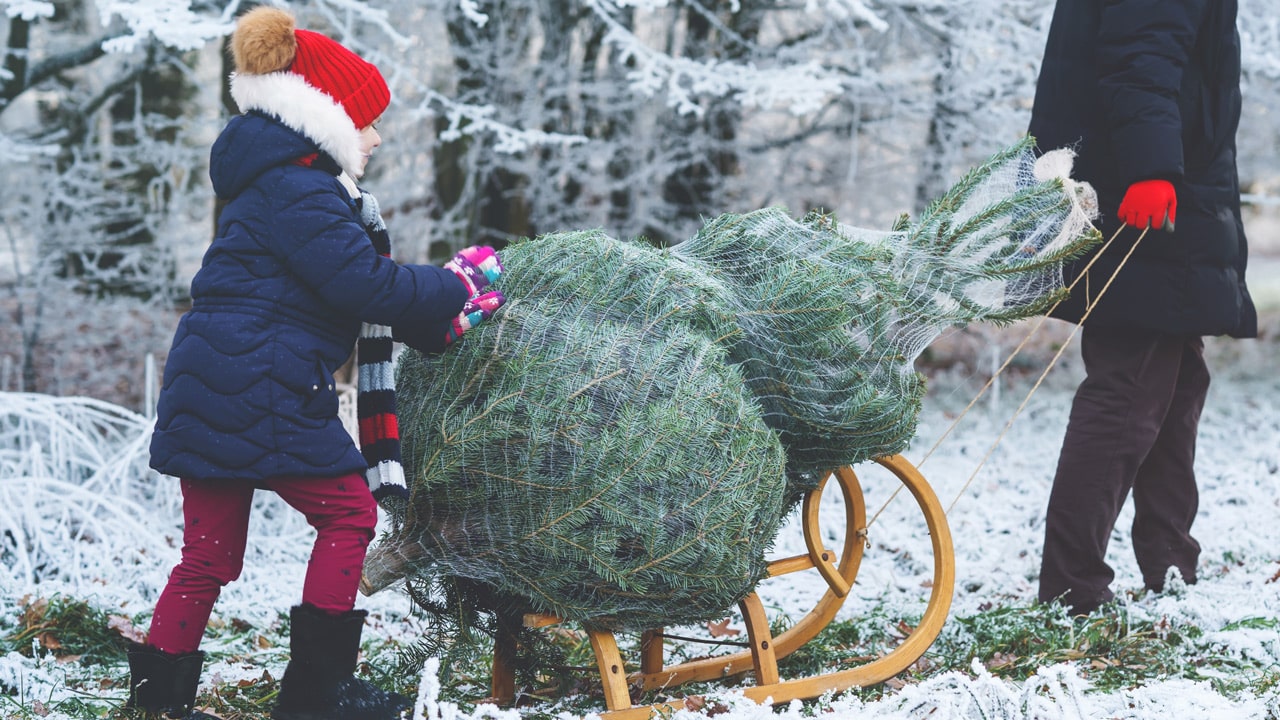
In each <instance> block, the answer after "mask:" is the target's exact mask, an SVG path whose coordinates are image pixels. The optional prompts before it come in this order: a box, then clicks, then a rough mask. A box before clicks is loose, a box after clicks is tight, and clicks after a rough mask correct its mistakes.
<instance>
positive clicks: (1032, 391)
mask: <svg viewBox="0 0 1280 720" xmlns="http://www.w3.org/2000/svg"><path fill="white" fill-rule="evenodd" d="M1123 229H1124V226H1121V227H1120V230H1117V231H1116V234H1115V235H1112V236H1111V239H1112V240H1114V239H1115V238H1116V236H1118V235H1119V234H1120V231H1121V230H1123ZM1149 230H1150V228H1149V227H1148V228H1144V229H1143V231H1142V233H1141V234H1139V235H1138V239H1137V240H1135V241H1134V243H1133V246H1132V247H1130V248H1129V252H1127V253H1125V255H1124V257H1123V258H1122V259H1121V260H1120V264H1119V265H1117V266H1116V271H1115V272H1113V273H1111V277H1109V278H1107V282H1106V283H1105V284H1104V285H1103V286H1102V289H1101V290H1100V291H1099V292H1098V296H1097V297H1096V298H1094V299H1093V301H1092V302H1090V303H1088V304H1087V305H1086V306H1085V309H1084V315H1082V316H1081V317H1080V322H1078V323H1076V325H1075V327H1073V328H1071V334H1070V335H1068V336H1067V339H1066V341H1065V342H1063V343H1062V347H1060V348H1058V352H1056V353H1054V355H1053V359H1051V360H1050V361H1049V364H1048V365H1047V366H1046V367H1045V369H1044V371H1043V372H1041V373H1040V377H1038V378H1036V382H1035V384H1034V385H1032V386H1031V389H1030V390H1028V391H1027V395H1026V397H1024V398H1023V399H1022V403H1021V404H1020V405H1018V409H1017V410H1015V411H1014V413H1013V416H1012V417H1010V418H1009V421H1008V422H1006V423H1005V425H1004V429H1003V430H1001V431H1000V435H999V436H997V437H996V440H995V442H993V443H991V447H990V448H988V449H987V453H986V455H983V456H982V460H981V461H979V462H978V466H977V467H975V468H974V469H973V472H972V473H970V474H969V479H968V480H965V483H964V485H963V486H961V488H960V491H959V492H957V493H956V496H955V499H953V500H952V501H951V504H950V505H948V506H947V509H946V512H947V513H948V514H950V512H951V509H952V508H954V507H955V506H956V503H958V502H960V498H961V497H962V496H964V494H965V492H966V491H968V489H969V486H970V485H972V484H973V480H974V478H976V477H977V476H978V472H979V471H981V470H982V467H983V466H984V465H986V463H987V460H989V459H990V458H991V454H992V453H994V452H995V451H996V447H997V446H999V445H1000V441H1001V440H1003V439H1004V436H1005V434H1006V433H1008V432H1009V428H1010V427H1012V426H1013V421H1014V420H1017V419H1018V416H1019V415H1021V414H1022V411H1023V410H1024V409H1025V408H1026V407H1027V403H1029V402H1031V396H1032V395H1034V394H1035V392H1036V390H1038V389H1039V388H1040V384H1041V383H1043V382H1044V379H1045V377H1046V376H1047V375H1048V374H1049V371H1050V370H1052V369H1053V366H1054V365H1056V364H1057V363H1058V359H1059V358H1061V357H1062V353H1064V352H1066V349H1067V347H1068V346H1070V345H1071V340H1072V339H1074V338H1075V336H1076V333H1077V332H1078V331H1079V330H1080V328H1082V327H1084V321H1085V320H1088V319H1089V314H1090V313H1092V312H1093V309H1094V308H1095V307H1097V306H1098V302H1099V301H1101V300H1102V296H1103V295H1106V293H1107V289H1108V288H1110V287H1111V282H1112V281H1113V280H1115V279H1116V276H1117V275H1119V274H1120V271H1121V270H1123V269H1124V266H1125V263H1127V262H1129V258H1130V257H1132V256H1133V251H1134V250H1137V249H1138V243H1140V242H1142V238H1144V237H1146V236H1147V232H1148V231H1149ZM1108 242H1110V241H1108ZM1101 254H1102V253H1101V252H1099V253H1098V256H1100V255H1101ZM1096 257H1097V256H1095V258H1096ZM1086 276H1087V273H1081V277H1086ZM1077 279H1078V278H1077ZM1073 284H1074V283H1073Z"/></svg>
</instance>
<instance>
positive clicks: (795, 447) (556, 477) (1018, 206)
mask: <svg viewBox="0 0 1280 720" xmlns="http://www.w3.org/2000/svg"><path fill="white" fill-rule="evenodd" d="M1030 147H1031V146H1030V141H1027V142H1024V143H1021V144H1019V145H1016V146H1014V147H1012V148H1010V149H1008V150H1006V151H1004V152H1002V153H1000V154H999V155H997V156H995V157H994V158H992V160H991V161H990V162H988V163H987V164H985V165H983V166H981V167H979V168H977V169H975V170H974V171H973V172H972V173H970V174H969V175H968V176H966V177H965V178H963V179H962V180H961V181H960V182H959V183H957V185H956V186H955V187H954V188H952V190H951V191H949V192H948V193H947V194H946V195H945V196H944V197H943V198H941V199H939V200H938V201H937V202H935V203H933V204H932V205H931V206H930V207H929V208H928V209H927V210H926V211H925V212H924V213H923V214H922V216H921V217H920V218H919V219H918V220H914V221H913V220H910V219H908V218H905V217H904V218H902V219H900V220H899V221H898V223H897V224H896V225H895V227H894V228H893V229H892V230H890V231H887V232H874V231H868V230H863V229H859V228H854V227H849V226H846V225H842V224H841V223H839V222H838V221H837V220H836V219H835V218H834V217H832V216H829V215H822V214H817V213H813V214H810V215H808V216H806V217H804V218H801V219H794V218H792V217H791V216H789V215H788V214H787V213H786V212H785V211H784V210H782V209H777V208H770V209H764V210H759V211H756V212H752V213H747V214H742V215H723V216H720V217H718V218H715V219H713V220H711V221H709V222H707V223H706V225H705V227H704V228H703V229H702V230H701V231H700V232H699V233H698V234H697V235H696V236H695V237H693V238H691V239H689V240H687V241H685V242H684V243H682V244H680V245H677V246H675V247H673V248H670V249H665V250H660V249H656V248H652V247H648V246H646V245H644V244H642V243H639V242H633V241H621V240H617V239H614V238H611V237H609V236H607V235H606V234H604V233H602V232H599V231H588V232H566V233H557V234H551V235H545V236H541V237H539V238H536V239H531V240H526V241H522V242H519V243H515V244H513V245H511V246H510V247H508V248H507V249H506V250H505V251H504V252H503V262H504V265H505V266H506V272H505V273H504V274H503V276H502V277H501V278H499V280H498V281H497V283H498V287H499V288H500V289H501V290H502V291H503V292H504V293H505V294H506V296H507V297H508V298H509V301H508V303H507V304H506V306H504V307H503V308H502V310H501V311H499V312H498V313H496V314H495V315H494V316H493V317H492V318H491V319H490V320H489V321H487V322H486V323H485V324H483V325H481V326H480V327H479V328H478V329H476V330H473V331H471V332H469V333H468V334H467V335H466V337H465V338H463V340H462V341H460V342H459V343H457V344H455V345H454V346H453V347H452V348H451V349H450V350H449V351H448V352H446V353H445V354H443V355H441V356H437V357H428V356H423V355H420V354H418V353H415V352H412V351H407V352H406V353H405V354H404V355H403V356H402V358H401V361H400V364H399V367H398V371H397V382H398V392H399V396H400V400H399V403H400V424H401V434H402V440H403V445H404V463H405V468H406V475H407V477H408V481H409V484H410V490H411V494H412V497H411V499H410V502H409V506H408V511H407V514H406V517H405V519H404V522H403V524H402V525H401V526H400V527H398V528H397V529H396V531H395V532H393V533H392V534H390V535H389V536H387V537H384V538H383V540H382V542H381V543H380V544H379V546H378V547H376V548H374V549H373V550H372V551H371V552H370V555H369V559H368V561H367V562H366V581H367V583H368V585H369V586H371V587H373V588H378V587H382V586H385V585H386V584H389V583H391V582H394V581H395V580H397V579H399V578H401V577H407V578H408V579H409V580H410V582H411V585H412V584H413V583H420V584H430V583H432V582H438V581H439V580H441V579H446V580H456V581H460V582H462V583H464V584H465V585H466V586H467V587H469V588H472V589H475V588H479V589H480V590H481V591H480V592H479V593H475V592H472V593H470V594H469V597H471V598H472V600H473V601H475V598H481V599H480V600H479V602H481V603H483V604H487V605H489V606H490V607H486V608H483V609H485V610H494V611H497V612H502V613H506V614H508V616H510V615H511V614H513V613H518V612H543V613H551V614H555V615H558V616H560V617H562V618H564V619H567V620H575V621H579V622H582V623H584V624H587V625H589V626H593V627H603V628H608V629H613V630H624V629H630V630H635V629H642V628H647V627H658V626H669V625H683V624H692V623H699V622H704V621H707V620H714V619H718V618H720V617H723V615H724V613H725V611H726V610H727V609H728V608H731V607H732V606H733V605H734V604H735V603H737V602H738V601H739V600H740V599H742V598H743V597H744V596H745V595H747V594H748V593H749V592H750V591H751V590H752V588H753V587H754V586H755V584H756V583H757V582H758V581H759V580H760V579H761V578H762V577H763V575H764V572H765V565H766V563H765V556H766V554H767V552H768V550H769V548H770V547H771V545H772V542H773V538H774V536H775V534H776V532H777V530H778V528H779V527H780V526H781V524H782V522H783V520H784V519H785V515H786V513H787V512H788V511H789V510H790V508H791V507H792V506H793V505H794V504H795V501H796V500H798V498H799V497H800V496H801V493H802V491H804V490H806V489H808V488H809V487H812V486H813V483H815V482H816V480H818V479H820V478H821V476H822V475H823V473H825V472H826V471H828V470H830V469H831V468H833V467H836V466H839V465H844V464H852V463H857V462H861V461H864V460H867V459H871V458H875V457H878V456H883V455H887V454H892V453H895V452H899V451H901V450H902V449H904V448H905V447H906V446H907V444H908V443H909V442H910V440H911V438H912V436H913V435H914V433H915V428H916V423H917V419H918V415H919V412H920V406H921V398H922V396H923V393H924V381H923V379H922V377H921V376H920V375H919V374H918V373H916V372H915V370H914V369H913V364H914V362H915V360H916V358H917V357H918V356H919V355H920V353H921V352H922V351H923V350H924V348H925V347H926V346H927V345H928V343H929V342H931V341H932V340H933V339H934V338H936V337H937V336H938V334H940V333H941V332H942V331H943V330H944V329H945V328H947V327H949V326H954V325H961V324H967V323H972V322H979V321H995V322H1006V321H1010V320H1014V319H1017V318H1021V317H1026V316H1029V315H1034V314H1036V313H1039V312H1043V310H1044V309H1045V307H1046V305H1047V304H1048V303H1050V302H1052V301H1054V300H1055V299H1056V298H1057V296H1058V293H1060V292H1061V290H1062V288H1061V263H1062V262H1063V261H1064V260H1066V259H1068V258H1071V257H1074V256H1075V255H1077V254H1079V253H1081V252H1083V251H1084V250H1085V249H1087V248H1088V247H1089V246H1090V245H1091V244H1092V243H1093V242H1095V241H1096V239H1097V233H1096V231H1094V230H1093V229H1092V228H1091V226H1090V224H1089V220H1090V217H1091V212H1090V200H1089V197H1088V188H1087V186H1080V185H1077V184H1075V183H1072V182H1070V181H1069V180H1068V179H1067V178H1066V175H1067V174H1068V172H1069V167H1070V161H1069V157H1065V158H1064V157H1063V156H1046V157H1045V158H1041V159H1040V161H1039V162H1035V161H1033V158H1032V155H1031V150H1030ZM1064 164H1065V168H1064V167H1062V166H1063V165H1064ZM1055 165H1056V166H1055Z"/></svg>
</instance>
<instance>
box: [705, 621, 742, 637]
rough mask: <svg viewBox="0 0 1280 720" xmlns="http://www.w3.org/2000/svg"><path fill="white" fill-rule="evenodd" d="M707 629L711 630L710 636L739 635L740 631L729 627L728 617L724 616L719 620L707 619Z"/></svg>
mask: <svg viewBox="0 0 1280 720" xmlns="http://www.w3.org/2000/svg"><path fill="white" fill-rule="evenodd" d="M707 630H709V631H710V632H711V637H717V638H718V637H726V636H728V637H733V636H735V635H741V634H742V631H741V630H738V629H736V628H731V627H729V618H725V619H723V620H721V621H720V622H714V621H708V622H707Z"/></svg>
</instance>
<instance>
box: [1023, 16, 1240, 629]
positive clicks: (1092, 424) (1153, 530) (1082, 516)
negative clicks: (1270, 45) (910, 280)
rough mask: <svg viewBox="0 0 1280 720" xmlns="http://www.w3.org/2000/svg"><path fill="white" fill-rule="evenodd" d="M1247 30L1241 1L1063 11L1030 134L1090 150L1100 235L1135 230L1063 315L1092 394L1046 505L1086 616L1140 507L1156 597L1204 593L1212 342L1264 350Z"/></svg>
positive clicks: (1061, 566) (1141, 558) (1106, 590)
mask: <svg viewBox="0 0 1280 720" xmlns="http://www.w3.org/2000/svg"><path fill="white" fill-rule="evenodd" d="M1236 13H1237V2H1236V0H1058V3H1057V5H1056V7H1055V10H1054V15H1053V20H1052V24H1051V26H1050V29H1049V36H1048V41H1047V44H1046V46H1045V55H1044V62H1043V64H1042V66H1041V71H1040V77H1039V81H1038V83H1037V86H1036V95H1035V104H1034V107H1033V110H1032V117H1031V124H1030V128H1029V131H1030V133H1031V135H1033V136H1034V137H1035V138H1036V140H1037V143H1038V146H1039V148H1040V149H1041V150H1042V151H1048V150H1051V149H1055V148H1062V147H1069V148H1073V149H1074V150H1075V152H1076V155H1077V157H1076V164H1075V175H1076V176H1077V178H1078V179H1081V180H1084V181H1087V182H1089V183H1091V184H1092V185H1093V186H1094V188H1095V189H1096V190H1097V192H1098V200H1099V210H1100V213H1101V215H1100V219H1099V221H1098V225H1099V230H1101V231H1102V234H1103V237H1104V238H1110V237H1112V235H1114V234H1116V232H1117V230H1118V229H1119V230H1120V232H1119V234H1118V236H1117V237H1116V239H1115V241H1114V242H1113V243H1111V245H1110V246H1109V247H1107V248H1106V249H1105V250H1102V251H1101V252H1100V253H1099V254H1098V256H1097V258H1096V262H1094V264H1093V265H1092V267H1091V268H1090V269H1088V271H1087V272H1086V271H1085V266H1086V265H1087V263H1088V261H1089V260H1090V258H1084V259H1083V260H1081V261H1078V262H1075V263H1073V264H1072V265H1071V266H1070V267H1069V268H1068V269H1067V272H1066V278H1065V279H1066V281H1067V282H1068V283H1071V282H1073V281H1075V286H1074V289H1073V291H1072V293H1071V296H1070V298H1069V299H1068V300H1067V301H1065V302H1063V303H1062V304H1061V305H1060V306H1058V308H1057V309H1056V310H1055V311H1054V313H1053V316H1054V317H1058V318H1061V319H1064V320H1068V321H1071V322H1080V321H1081V320H1083V322H1084V327H1083V331H1082V333H1081V354H1082V356H1083V359H1084V364H1085V371H1086V377H1085V379H1084V381H1083V382H1082V383H1081V385H1080V387H1079V388H1078V390H1077V391H1076V395H1075V399H1074V401H1073V404H1072V407H1071V414H1070V419H1069V421H1068V425H1067V431H1066V437H1065V438H1064V440H1063V443H1062V450H1061V454H1060V457H1059V460H1058V467H1057V473H1056V475H1055V477H1054V481H1053V489H1052V491H1051V493H1050V497H1049V505H1048V511H1047V514H1046V518H1045V541H1044V553H1043V559H1042V564H1041V569H1040V589H1039V597H1040V600H1041V601H1042V602H1051V601H1055V600H1056V601H1060V602H1062V603H1063V604H1064V605H1066V606H1067V608H1068V609H1069V610H1070V612H1071V613H1072V614H1087V613H1089V612H1092V611H1093V610H1095V609H1096V608H1098V607H1099V606H1100V605H1102V604H1103V603H1106V602H1108V601H1110V600H1112V599H1113V597H1114V595H1113V593H1112V590H1111V589H1110V584H1111V582H1112V580H1113V579H1114V572H1113V571H1112V569H1111V567H1110V566H1108V565H1107V563H1106V560H1105V554H1106V550H1107V542H1108V540H1109V539H1110V537H1111V533H1112V530H1113V528H1114V526H1115V523H1116V519H1117V517H1118V515H1119V512H1120V509H1121V507H1122V505H1123V504H1124V502H1125V498H1126V497H1127V496H1128V494H1129V492H1130V490H1132V491H1133V499H1134V507H1135V515H1134V521H1133V529H1132V533H1133V549H1134V555H1135V556H1136V558H1137V561H1138V565H1139V568H1140V569H1141V571H1142V577H1143V582H1144V584H1145V586H1146V587H1147V588H1148V589H1150V590H1153V591H1157V592H1158V591H1162V590H1163V588H1164V585H1165V582H1166V578H1167V577H1168V576H1169V574H1170V573H1171V572H1175V571H1176V572H1177V573H1178V574H1180V575H1181V577H1182V579H1183V580H1184V581H1186V582H1187V583H1194V582H1195V581H1196V564H1197V561H1198V558H1199V554H1200V545H1199V543H1197V542H1196V540H1195V538H1193V537H1192V535H1191V526H1192V522H1193V521H1194V519H1195V515H1196V508H1197V504H1198V490H1197V487H1196V478H1195V471H1194V468H1193V465H1194V461H1195V448H1196V434H1197V427H1198V424H1199V420H1200V411H1201V409H1202V407H1203V405H1204V402H1205V397H1206V394H1207V392H1208V388H1209V372H1208V369H1207V367H1206V364H1205V361H1204V357H1203V349H1204V344H1203V339H1202V338H1203V336H1206V335H1228V336H1231V337H1236V338H1248V337H1254V336H1256V334H1257V315H1256V311H1255V310H1254V307H1253V302H1252V300H1251V299H1250V297H1249V292H1248V290H1247V288H1246V287H1245V264H1246V260H1247V254H1248V247H1247V244H1246V240H1245V235H1244V228H1243V225H1242V223H1241V220H1240V189H1239V180H1238V177H1237V171H1236V143H1235V136H1236V128H1237V125H1238V122H1239V118H1240V103H1241V94H1240V42H1239V36H1238V34H1237V32H1236ZM1143 230H1146V231H1147V232H1146V235H1145V237H1142V239H1141V242H1140V243H1139V237H1140V236H1141V233H1142V231H1143ZM1135 243H1137V244H1138V247H1137V248H1136V249H1133V246H1134V245H1135ZM1131 249H1133V252H1132V255H1131V256H1130V257H1129V258H1128V260H1127V261H1126V260H1124V258H1125V257H1126V255H1129V252H1130V250H1131ZM1122 263H1123V265H1122ZM1117 269H1119V273H1118V274H1116V271H1117ZM1082 274H1083V277H1081V275H1082ZM1113 274H1115V279H1114V281H1113V282H1112V284H1111V286H1110V287H1109V288H1108V289H1107V291H1106V293H1105V294H1102V287H1103V286H1104V285H1105V284H1106V283H1107V281H1108V279H1109V278H1111V277H1112V275H1113ZM1086 315H1087V317H1086Z"/></svg>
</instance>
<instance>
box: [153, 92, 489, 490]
mask: <svg viewBox="0 0 1280 720" xmlns="http://www.w3.org/2000/svg"><path fill="white" fill-rule="evenodd" d="M317 152H322V151H321V150H320V148H319V147H318V146H317V144H316V143H315V142H313V141H311V140H310V139H308V138H307V137H305V136H303V135H302V134H300V133H298V132H296V131H295V130H292V129H290V128H289V127H286V126H285V125H284V124H282V123H281V122H280V121H279V120H277V119H276V118H275V117H272V116H269V115H265V114H262V113H257V112H252V113H248V114H245V115H241V116H238V117H236V118H234V119H232V120H231V122H230V123H229V124H228V125H227V127H226V128H225V129H224V131H223V132H222V134H221V136H220V137H219V138H218V140H217V142H216V143H215V144H214V146H213V152H212V156H211V162H210V176H211V177H212V179H213V186H214V190H215V191H216V192H217V194H218V197H220V198H223V199H225V200H227V204H226V206H225V208H224V209H223V211H222V215H221V216H220V218H219V222H218V231H217V236H216V237H215V238H214V241H213V244H212V246H211V247H210V248H209V250H208V252H207V253H206V254H205V257H204V261H203V264H202V267H201V268H200V271H199V272H198V273H197V274H196V276H195V279H194V280H193V282H192V284H191V298H192V307H191V310H190V311H189V312H188V313H187V314H186V315H184V316H183V317H182V319H181V321H180V322H179V325H178V329H177V333H176V335H175V336H174V339H173V346H172V348H171V349H170V352H169V357H168V360H167V361H166V363H165V371H164V387H163V390H162V391H161V394H160V401H159V406H158V409H157V419H156V428H155V433H154V435H153V437H152V441H151V466H152V467H154V468H155V469H156V470H159V471H160V472H162V473H165V474H167V475H174V476H179V477H186V478H199V479H223V478H240V479H248V480H262V479H266V478H270V477H277V476H299V475H312V476H335V475H341V474H347V473H351V472H358V471H361V470H363V469H364V467H365V462H364V459H363V457H362V456H361V455H360V452H359V450H358V449H357V448H356V446H355V444H354V442H353V441H352V439H351V437H350V436H349V435H348V434H347V432H346V430H345V429H344V428H343V426H342V423H341V422H340V421H339V419H338V395H337V393H336V392H335V388H334V380H333V373H334V371H335V370H336V369H337V368H338V367H340V366H341V365H342V364H343V363H344V362H345V361H346V360H347V358H348V357H349V356H350V354H351V351H352V349H353V347H354V346H355V342H356V338H357V336H358V334H359V331H360V326H361V322H362V321H367V322H372V323H378V324H382V325H389V326H391V327H392V329H393V332H394V334H395V336H396V339H398V340H400V341H402V342H405V343H407V344H408V345H410V346H412V347H415V348H417V349H419V350H422V351H424V352H438V351H440V350H441V349H443V341H444V336H445V333H446V330H447V328H448V324H449V320H450V319H451V318H453V317H454V316H456V315H457V314H458V312H460V311H461V309H462V305H463V303H464V302H465V301H466V298H467V291H466V289H465V286H464V285H463V284H462V282H461V281H459V280H458V279H457V278H456V277H455V276H454V275H453V274H452V273H451V272H449V271H447V270H443V269H441V268H437V267H435V266H431V265H397V264H396V263H395V262H393V261H390V260H388V259H386V258H384V257H382V256H380V255H379V254H378V253H377V252H376V251H375V250H374V248H373V246H372V244H371V242H370V238H369V235H368V233H367V232H366V231H365V229H364V226H363V225H361V223H360V218H359V213H358V210H357V208H356V206H355V204H354V201H353V200H352V199H351V197H350V194H349V193H348V192H347V190H346V189H345V188H344V187H343V185H342V184H341V183H340V182H339V180H338V178H337V176H336V172H337V166H336V164H334V163H333V162H332V161H330V162H327V163H326V162H321V163H316V164H315V166H314V167H305V166H302V165H298V164H296V162H295V161H296V160H298V159H299V158H302V157H305V156H308V155H312V154H315V153H317ZM321 166H326V167H332V168H334V169H333V170H332V171H326V170H323V169H318V168H319V167H321Z"/></svg>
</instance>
